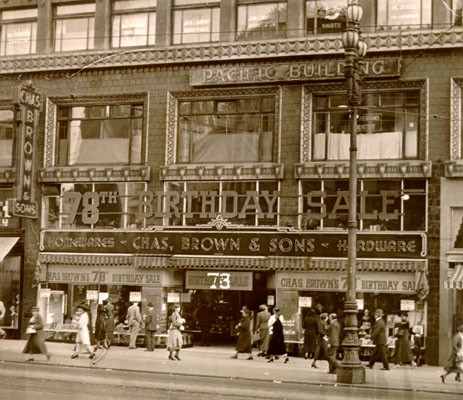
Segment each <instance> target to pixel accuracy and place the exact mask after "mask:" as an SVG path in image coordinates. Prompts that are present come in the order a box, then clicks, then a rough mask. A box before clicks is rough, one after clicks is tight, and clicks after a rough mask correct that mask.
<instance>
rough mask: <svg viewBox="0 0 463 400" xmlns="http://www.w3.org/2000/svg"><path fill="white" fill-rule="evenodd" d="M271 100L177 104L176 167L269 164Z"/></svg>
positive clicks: (272, 126) (272, 132) (272, 131)
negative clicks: (189, 164) (238, 163)
mask: <svg viewBox="0 0 463 400" xmlns="http://www.w3.org/2000/svg"><path fill="white" fill-rule="evenodd" d="M275 120H276V118H275V96H274V95H273V96H271V95H270V96H269V95H267V96H265V95H262V96H255V97H243V98H223V99H215V100H214V99H207V100H206V99H204V100H199V99H198V100H179V102H178V139H177V162H178V163H233V162H272V161H274V143H275V139H274V136H275V131H276V127H275V126H276V123H275Z"/></svg>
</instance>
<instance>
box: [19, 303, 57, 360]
mask: <svg viewBox="0 0 463 400" xmlns="http://www.w3.org/2000/svg"><path fill="white" fill-rule="evenodd" d="M39 311H40V309H39V307H32V317H31V319H30V320H29V323H28V325H27V328H26V334H27V342H26V346H25V347H24V349H23V353H25V354H29V358H28V359H27V361H34V358H33V357H32V355H33V354H43V355H45V356H46V357H47V361H48V360H50V357H51V355H50V353H49V352H48V350H47V346H46V345H45V333H44V332H43V319H42V316H41V315H40V313H39Z"/></svg>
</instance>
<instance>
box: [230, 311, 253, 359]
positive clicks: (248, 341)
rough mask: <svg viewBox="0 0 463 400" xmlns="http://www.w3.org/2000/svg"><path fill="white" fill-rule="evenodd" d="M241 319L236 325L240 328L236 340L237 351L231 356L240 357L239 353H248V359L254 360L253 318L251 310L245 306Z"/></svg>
mask: <svg viewBox="0 0 463 400" xmlns="http://www.w3.org/2000/svg"><path fill="white" fill-rule="evenodd" d="M241 315H242V317H241V320H240V322H239V323H238V325H236V329H237V330H238V341H237V342H236V353H235V354H234V355H232V356H231V358H238V354H239V353H248V354H249V356H248V358H247V359H246V360H252V337H251V318H250V316H249V310H248V309H247V308H243V309H242V310H241Z"/></svg>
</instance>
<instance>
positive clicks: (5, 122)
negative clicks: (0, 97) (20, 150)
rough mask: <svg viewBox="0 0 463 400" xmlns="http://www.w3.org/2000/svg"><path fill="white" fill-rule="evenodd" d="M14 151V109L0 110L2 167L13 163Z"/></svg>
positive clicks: (0, 161) (0, 159)
mask: <svg viewBox="0 0 463 400" xmlns="http://www.w3.org/2000/svg"><path fill="white" fill-rule="evenodd" d="M13 152H14V125H13V111H11V110H0V167H11V166H12V165H13V160H14V157H13Z"/></svg>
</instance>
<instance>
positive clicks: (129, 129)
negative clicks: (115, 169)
mask: <svg viewBox="0 0 463 400" xmlns="http://www.w3.org/2000/svg"><path fill="white" fill-rule="evenodd" d="M143 109H144V106H143V103H142V102H136V103H126V104H124V103H117V104H94V105H69V106H68V105H66V106H58V107H57V137H58V139H57V148H58V151H57V159H56V164H57V165H63V166H64V165H88V164H140V163H141V161H142V147H143V126H144V125H143V119H144V111H143Z"/></svg>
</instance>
